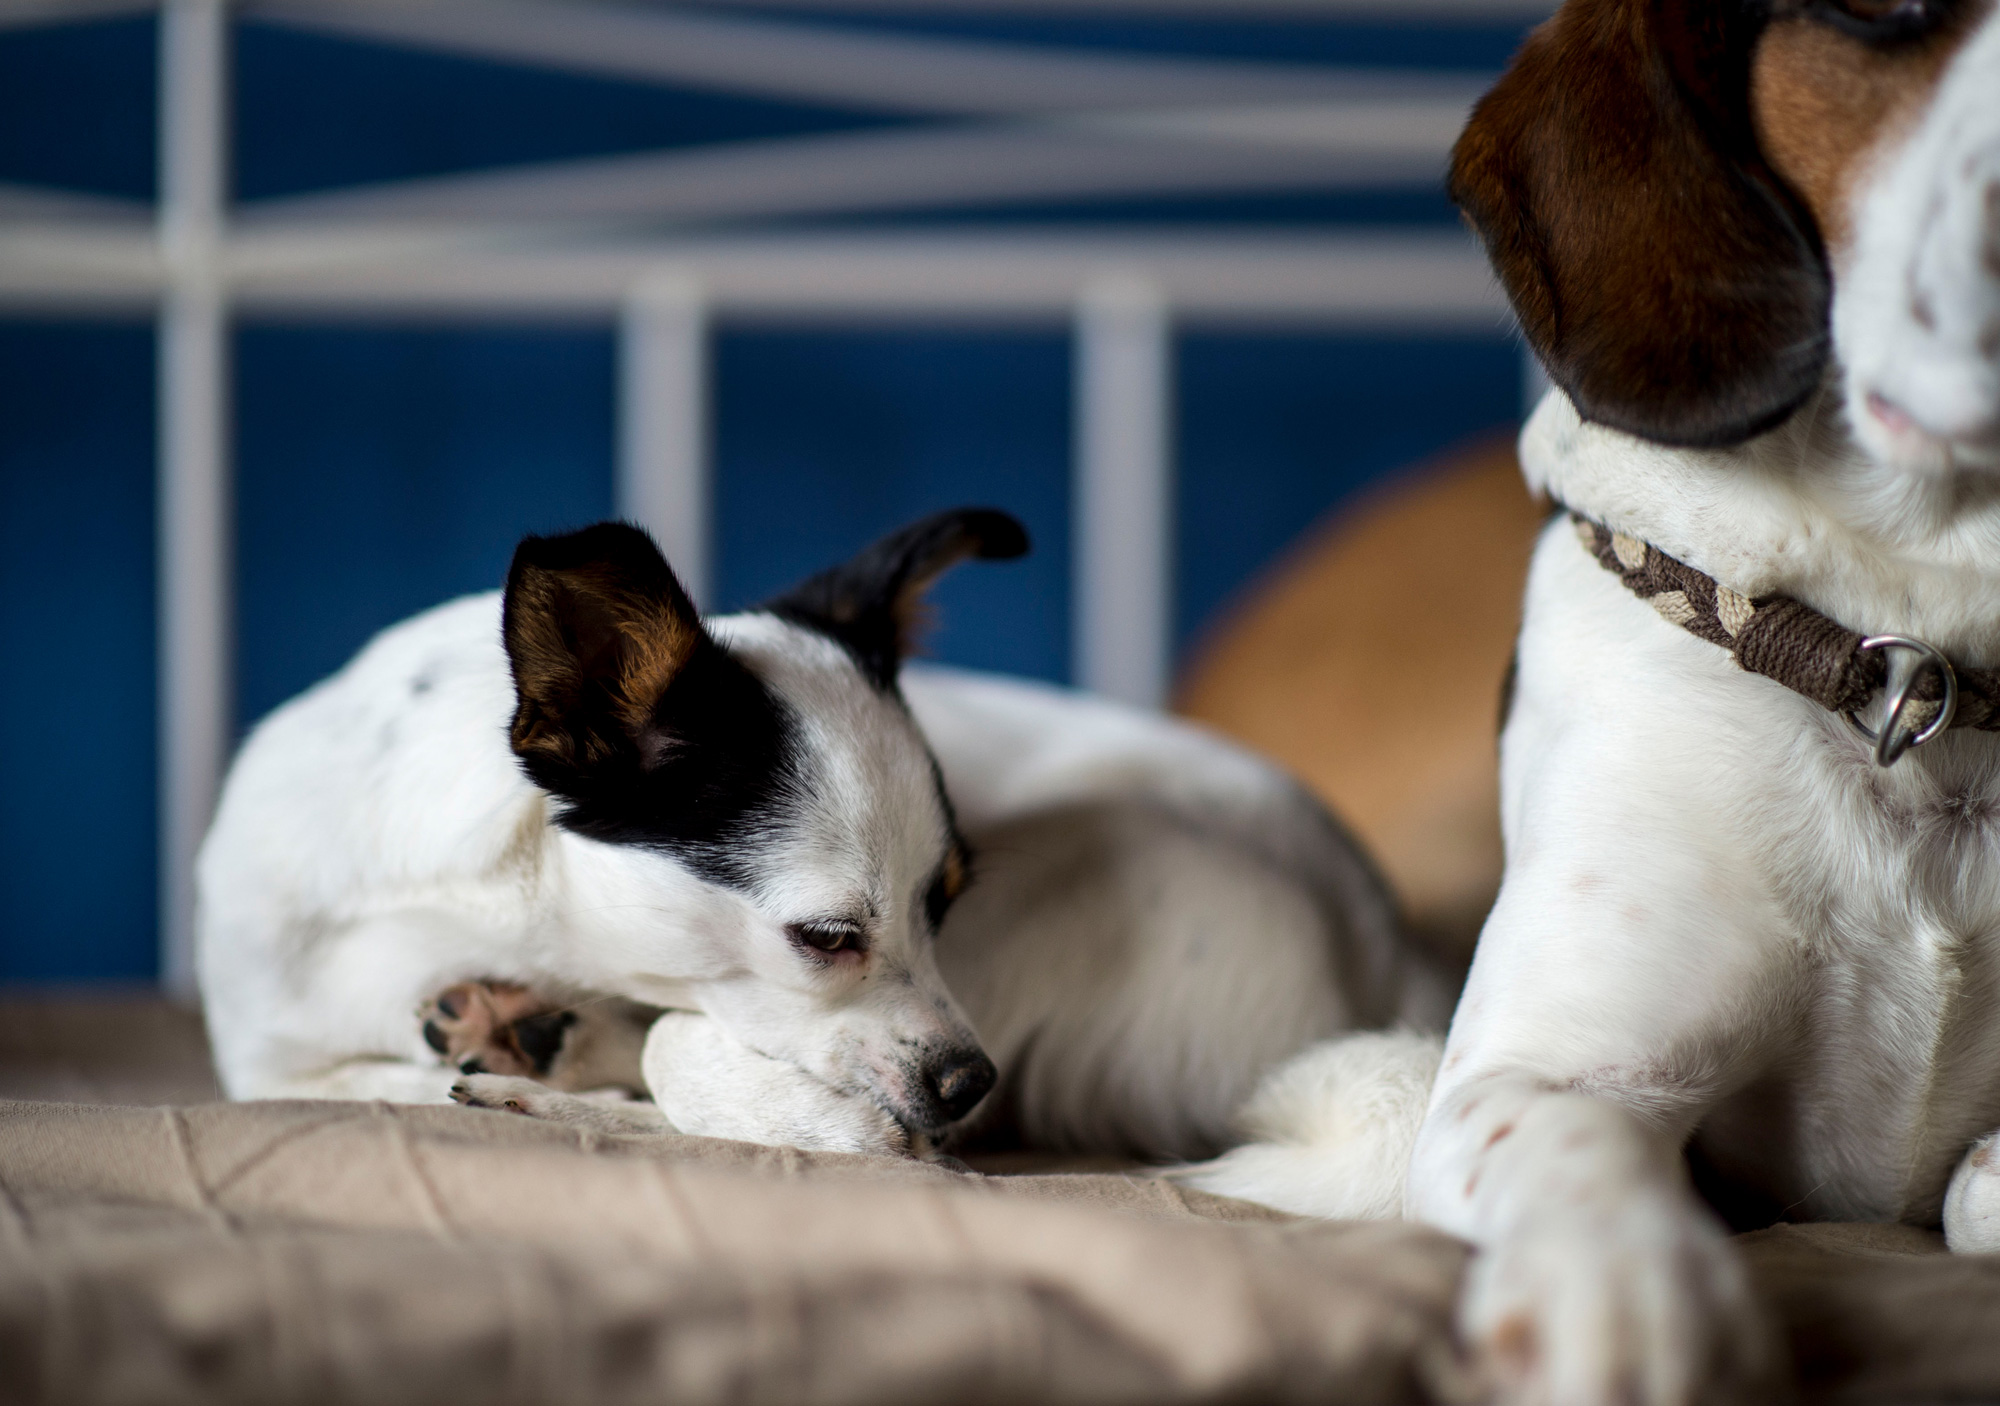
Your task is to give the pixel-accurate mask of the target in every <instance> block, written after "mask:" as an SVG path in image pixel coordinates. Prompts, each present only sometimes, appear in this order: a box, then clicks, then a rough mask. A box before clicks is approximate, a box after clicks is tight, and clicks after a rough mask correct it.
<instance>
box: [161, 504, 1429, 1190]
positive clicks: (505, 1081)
mask: <svg viewBox="0 0 2000 1406" xmlns="http://www.w3.org/2000/svg"><path fill="white" fill-rule="evenodd" d="M1025 547H1026V538H1025V535H1024V534H1023V533H1022V531H1021V529H1020V527H1019V525H1018V524H1017V523H1015V522H1014V521H1013V520H1012V519H1011V518H1008V517H1006V516H1005V515H1003V514H999V513H994V512H987V511H977V510H967V511H961V512H954V513H946V514H941V515H939V516H937V517H934V518H931V519H927V520H925V521H923V522H919V523H917V524H915V525H914V526H912V527H910V528H907V529H905V530H904V531H902V532H900V533H898V534H896V535H894V536H892V537H890V538H887V539H885V540H884V541H883V542H881V543H878V544H877V545H876V546H874V547H872V548H870V549H869V550H868V551H866V552H864V553H863V554H862V555H861V556H859V557H857V558H856V559H855V560H853V561H851V562H849V563H847V564H846V565H844V566H841V567H838V568H836V569H834V570H832V571H829V572H826V573H823V574H822V575H820V576H818V577H815V578H813V579H812V580H811V581H808V582H807V583H805V584H804V585H803V586H801V587H799V588H798V589H797V590H795V591H793V592H791V593H790V594H788V595H786V596H785V597H782V598H781V599H779V600H777V601H774V602H772V603H771V604H770V605H769V606H768V607H766V608H764V609H761V610H756V611H751V612H748V613H745V614H741V615H733V616H727V617H721V618H714V619H710V620H708V621H705V622H704V621H700V620H698V619H697V617H696V615H695V612H694V609H693V607H692V606H691V605H690V604H689V602H688V599H687V597H686V595H685V594H684V593H683V591H682V590H681V588H680V586H679V585H678V583H677V582H676V581H675V580H674V578H673V575H672V573H671V572H670V571H669V569H668V568H667V565H666V563H665V562H664V561H663V560H662V559H661V558H660V556H659V553H658V551H657V550H656V549H655V548H654V546H653V544H652V543H651V541H650V540H648V539H647V538H646V537H645V536H644V534H642V533H640V532H639V531H637V530H636V529H633V528H629V527H624V526H621V525H617V524H606V525H602V526H599V527H595V528H590V529H587V530H585V531H582V532H578V533H574V534H571V535H569V536H565V537H556V538H546V539H544V538H530V539H528V540H527V541H526V542H524V543H523V544H522V546H521V548H520V549H519V551H518V552H517V554H516V557H515V561H514V565H513V567H512V569H511V571H510V573H509V577H508V582H507V588H506V591H505V593H504V598H503V597H501V596H481V597H474V598H470V599H466V600H461V601H458V602H455V603H452V604H450V605H446V606H442V607H440V608H438V609H436V610H433V611H431V612H429V613H427V614H424V615H420V616H418V617H416V618H415V619H413V620H410V621H408V622H405V623H404V624H402V625H399V626H396V627H394V628H393V629H390V630H388V631H385V632H384V633H383V634H382V635H381V636H380V637H378V638H377V639H376V640H375V641H374V642H373V643H371V644H370V645H369V646H368V647H367V648H366V649H365V650H363V651H362V653H361V654H360V655H359V656H358V657H357V658H356V659H355V660H354V661H353V662H352V663H351V664H349V665H348V666H347V667H346V668H345V669H343V670H342V671H341V672H340V673H338V674H336V675H335V676H334V677H332V678H330V679H328V680H327V681H326V682H324V683H322V684H320V685H319V686H318V687H316V688H314V689H312V690H311V691H309V692H308V693H306V694H304V695H302V696H301V697H299V698H297V699H295V700H293V701H292V702H291V703H288V704H287V705H285V706H284V707H283V708H281V709H279V710H278V711H277V712H275V713H273V714H272V715H271V716H270V717H269V718H268V719H266V720H265V722H264V723H263V724H262V725H261V726H259V727H258V728H257V730H256V731H255V733H254V734H253V735H252V736H251V737H250V739H249V740H248V742H246V743H245V745H244V748H243V751H242V754H241V756H240V757H239V758H238V759H237V762H236V765H235V767H234V769H233V771H232V772H231V775H230V778H229V781H228V785H227V787H226V789H225V792H224V795H223V799H222V804H221V807H220V810H219V813H218V815H217V818H216V821H215V825H214V828H213V830H212V832H211V834H210V835H209V837H208V840H207V843H206V845H205V846H204V848H203V851H202V855H201V861H200V869H199V885H200V889H199V892H200V919H199V935H200V950H199V960H200V975H201V982H202V991H203V996H204V1000H205V1004H206V1009H207V1017H208V1022H209V1030H210V1032H211V1035H212V1037H213V1040H214V1045H215V1051H216V1059H217V1064H218V1067H219V1069H220V1072H221V1075H222V1079H223V1083H224V1087H225V1088H226V1089H227V1090H228V1091H229V1093H230V1095H231V1096H232V1097H236V1098H261V1097H335V1098H386V1099H394V1100H407V1101H426V1100H443V1099H445V1098H447V1097H448V1096H450V1095H451V1094H452V1092H453V1090H454V1086H456V1087H457V1094H458V1097H460V1098H461V1099H464V1100H466V1101H468V1102H475V1103H488V1104H500V1105H505V1106H512V1107H516V1108H519V1109H522V1110H523V1111H532V1112H535V1113H538V1114H541V1115H543V1116H553V1117H564V1118H569V1119H576V1120H582V1121H584V1122H589V1123H595V1124H596V1125H598V1126H602V1127H610V1128H635V1127H661V1126H666V1125H668V1124H671V1125H672V1126H674V1127H678V1128H680V1129H682V1130H685V1131H691V1132H704V1133H711V1134H717V1135H724V1136H733V1137H739V1138H746V1139H754V1140H759V1141H766V1142H780V1143H790V1144H795V1145H799V1146H805V1147H823V1148H843V1149H853V1150H904V1149H912V1150H917V1151H922V1150H924V1149H925V1148H927V1147H928V1146H930V1145H931V1144H932V1143H933V1142H934V1141H935V1140H936V1139H939V1138H941V1137H944V1136H945V1135H947V1133H949V1132H952V1131H954V1130H955V1129H957V1128H959V1127H960V1126H961V1125H962V1124H963V1123H964V1120H966V1118H967V1115H968V1114H971V1113H972V1111H973V1110H974V1109H975V1108H979V1109H980V1112H979V1114H978V1117H977V1120H976V1121H977V1123H978V1125H979V1126H980V1127H981V1128H982V1129H984V1130H985V1131H986V1132H988V1133H990V1134H991V1135H994V1136H1001V1135H1007V1136H1012V1137H1018V1138H1020V1139H1022V1140H1024V1141H1026V1142H1028V1143H1030V1144H1033V1145H1036V1146H1040V1147H1048V1148H1062V1149H1075V1150H1101V1151H1116V1152H1127V1153H1139V1154H1143V1155H1147V1156H1153V1157H1162V1158H1174V1157H1187V1156H1192V1155H1202V1154H1205V1153H1207V1152H1210V1151H1213V1150H1215V1149H1216V1148H1218V1147H1220V1146H1223V1145H1225V1143H1226V1142H1227V1140H1228V1138H1229V1135H1230V1122H1229V1119H1230V1115H1231V1114H1232V1112H1233V1111H1234V1110H1235V1109H1236V1108H1237V1107H1238V1105H1239V1104H1240V1103H1242V1101H1243V1100H1244V1098H1245V1096H1246V1095H1247V1094H1248V1093H1249V1092H1250V1090H1251V1088H1252V1087H1253V1085H1254V1084H1255V1082H1256V1080H1257V1079H1258V1077H1259V1076H1260V1075H1261V1074H1263V1073H1264V1072H1265V1071H1266V1070H1268V1069H1269V1068H1271V1067H1272V1066H1273V1065H1274V1064H1276V1063H1278V1062H1279V1061H1282V1060H1284V1059H1285V1058H1286V1057H1288V1056H1291V1055H1293V1054H1295V1053H1296V1052H1297V1051H1299V1050H1301V1049H1303V1048H1305V1047H1306V1046H1307V1045H1309V1044H1310V1043H1311V1042H1312V1041H1314V1040H1316V1039H1319V1038H1321V1037H1324V1036H1327V1035H1330V1034H1334V1033H1336V1032H1340V1031H1345V1030H1352V1029H1355V1028H1357V1027H1369V1026H1381V1025H1385V1024H1387V1023H1390V1022H1392V1021H1397V1020H1403V1021H1409V1022H1415V1023H1428V1024H1430V1025H1431V1026H1432V1027H1433V1028H1435V1026H1436V1025H1437V1024H1439V1023H1441V1021H1442V1018H1443V1015H1444V1013H1445V1010H1446V1009H1447V1006H1448V1001H1449V994H1448V992H1447V990H1446V989H1445V986H1444V983H1442V982H1440V981H1438V980H1437V979H1435V978H1434V977H1431V976H1429V975H1427V974H1426V973H1425V972H1423V971H1421V970H1419V969H1418V966H1417V964H1416V960H1415V958H1414V954H1412V953H1410V952H1408V951H1405V950H1404V949H1403V948H1402V947H1401V946H1400V944H1399V940H1398V936H1397V931H1396V926H1395V923H1394V919H1393V915H1392V913H1391V911H1390V907H1389V905H1388V903H1387V901H1386V900H1385V897H1384V894H1383V892H1382V889H1381V887H1380V885H1379V884H1378V882H1377V880H1376V878H1375V876H1374V875H1373V873H1372V872H1371V870H1370V869H1369V867H1368V865H1367V864H1366V862H1365V861H1364V860H1363V859H1362V858H1361V857H1360V856H1359V855H1358V854H1357V852H1356V851H1355V850H1354V848H1353V846H1352V845H1351V843H1350V842H1349V841H1348V840H1347V839H1346V837H1345V836H1344V835H1342V834H1341V833H1340V831H1339V829H1338V828H1337V827H1336V826H1335V825H1334V824H1333V822H1332V821H1331V820H1330V819H1329V818H1328V817H1327V815H1326V814H1325V812H1324V811H1323V810H1321V809H1320V807H1319V806H1318V805H1316V804H1315V803H1314V802H1313V801H1311V800H1310V799H1309V798H1308V797H1306V796H1305V795H1304V794H1303V793H1302V792H1301V791H1300V790H1299V789H1298V788H1297V787H1296V786H1294V785H1293V784H1292V783H1291V782H1290V781H1289V780H1287V779H1286V778H1284V777H1283V776H1282V775H1280V774H1278V773H1277V772H1275V771H1274V770H1273V769H1271V768H1270V767H1268V766H1265V765H1264V764H1262V763H1260V762H1258V761H1257V760H1255V759H1254V758H1252V757H1249V756H1248V755H1246V754H1244V753H1242V752H1240V751H1238V750H1236V749H1235V748H1233V747H1230V746H1228V745H1226V744H1224V743H1222V742H1220V741H1218V740H1216V739H1214V738H1211V737H1208V736H1206V735H1204V734H1201V733H1199V732H1196V731H1194V730H1192V729H1190V728H1187V727H1184V726H1180V725H1178V724H1174V723H1171V722H1168V721H1165V720H1162V719H1159V718H1155V717H1151V716H1148V715H1145V714H1142V713H1139V712H1136V711H1134V710H1130V709H1126V708H1121V707H1117V706H1114V705H1111V704H1108V703H1104V702H1099V701H1093V700H1090V699H1086V698H1083V697H1080V696H1077V695H1073V694H1069V693H1066V692H1064V691H1061V690H1057V689H1052V688H1043V687H1037V686H1033V685H1027V684H1020V683H1011V682H1004V681H1001V680H998V679H991V678H984V677H980V676H976V675H969V674H962V673H956V672H950V671H944V670H936V671H931V670H925V671H921V672H916V671H913V673H912V675H911V676H909V677H902V676H901V668H900V666H901V661H902V657H903V653H904V649H905V644H906V641H907V639H908V637H909V634H910V630H911V626H912V622H913V617H914V616H915V615H916V613H917V612H918V610H919V609H920V606H921V596H922V593H923V590H924V588H925V587H926V586H927V585H928V584H929V583H930V581H931V580H932V579H933V578H935V577H936V576H937V575H938V574H939V573H940V572H941V571H943V570H944V569H945V568H946V567H947V566H949V565H951V564H952V563H953V562H954V561H957V560H959V559H961V558H963V557H966V556H982V557H1004V556H1012V555H1016V554H1018V553H1019V552H1021V551H1023V550H1025ZM919 724H921V728H920V727H919ZM926 736H928V738H929V745H928V746H927V744H926ZM933 751H934V752H935V758H936V760H935V761H934V760H933ZM974 874H976V875H977V876H978V877H977V882H974V883H971V884H969V885H968V882H967V881H968V878H969V877H970V876H972V875H974ZM947 913H949V918H947ZM663 1012H664V1014H662V1013H663ZM975 1031H976V1032H977V1034H975ZM982 1043H983V1045H984V1050H985V1051H990V1053H991V1060H990V1061H989V1057H988V1054H987V1053H985V1052H983V1051H982ZM995 1062H997V1065H998V1075H997V1078H998V1082H999V1092H998V1094H997V1095H996V1096H994V1097H992V1098H987V1099H984V1104H983V1106H982V1098H983V1097H984V1096H985V1095H986V1094H987V1093H988V1091H989V1089H990V1088H992V1086H993V1085H994V1084H995V1082H996V1071H995ZM467 1071H484V1072H472V1073H468V1072H467ZM526 1075H533V1076H536V1077H535V1078H534V1079H533V1080H530V1079H528V1078H524V1077H521V1076H526ZM606 1086H611V1087H622V1088H626V1089H630V1090H634V1091H638V1090H642V1089H643V1090H644V1091H647V1092H650V1094H651V1095H652V1097H653V1098H654V1100H655V1101H656V1104H655V1105H647V1104H642V1103H633V1102H625V1103H617V1102H612V1101H609V1100H605V1099H585V1098H579V1097H575V1096H572V1095H570V1094H567V1093H564V1092H562V1091H561V1090H588V1089H600V1088H604V1087H606ZM1397 1171H1399V1169H1396V1168H1391V1169H1390V1172H1389V1175H1390V1176H1391V1178H1392V1180H1393V1179H1396V1175H1395V1174H1396V1172H1397Z"/></svg>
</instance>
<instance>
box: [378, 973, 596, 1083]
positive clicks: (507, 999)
mask: <svg viewBox="0 0 2000 1406" xmlns="http://www.w3.org/2000/svg"><path fill="white" fill-rule="evenodd" d="M417 1019H418V1020H419V1021H421V1022H422V1025H423V1034H424V1043H425V1044H427V1045H429V1046H430V1047H431V1048H432V1049H434V1050H436V1051H437V1052H438V1053H439V1054H441V1055H443V1056H444V1057H445V1058H446V1059H447V1060H449V1061H450V1062H451V1063H452V1064H454V1065H456V1066H457V1067H458V1068H459V1070H460V1071H462V1072H463V1073H466V1074H513V1075H523V1076H526V1075H535V1074H546V1073H547V1072H548V1069H549V1065H550V1063H551V1062H553V1061H554V1059H555V1057H556V1055H557V1053H559V1052H560V1051H561V1049H562V1046H563V1039H564V1036H565V1035H566V1034H567V1033H568V1031H569V1028H570V1026H571V1025H573V1024H575V1023H576V1016H575V1015H574V1014H573V1013H572V1012H570V1011H567V1010H560V1009H556V1008H555V1007H554V1006H553V1005H552V1004H551V1003H550V1002H548V1001H545V1000H543V999H542V998H541V997H540V996H538V995H536V994H535V993H534V992H533V991H530V990H529V989H528V988H527V987H525V986H516V985H514V984H512V983H511V982H504V981H466V982H461V983H459V984H458V985H457V986H453V987H451V988H449V989H448V990H445V991H440V992H439V993H438V994H437V996H436V998H435V999H433V1000H432V1001H431V1002H430V1004H428V1005H426V1006H425V1007H424V1008H423V1009H422V1010H421V1011H419V1012H418V1013H417Z"/></svg>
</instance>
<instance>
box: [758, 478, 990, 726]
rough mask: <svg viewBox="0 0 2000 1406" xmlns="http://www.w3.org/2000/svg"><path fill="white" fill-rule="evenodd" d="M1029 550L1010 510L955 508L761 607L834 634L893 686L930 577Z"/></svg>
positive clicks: (879, 681)
mask: <svg viewBox="0 0 2000 1406" xmlns="http://www.w3.org/2000/svg"><path fill="white" fill-rule="evenodd" d="M1027 550H1028V530H1027V529H1026V528H1025V527H1023V526H1021V524H1020V522H1019V521H1018V520H1017V519H1015V518H1014V517H1013V516H1012V515H1010V514H1008V513H1003V512H1001V511H1000V510H999V509H997V508H955V509H953V510H952V511H950V512H945V513H938V514H936V515H935V516H932V517H927V518H924V519H922V520H921V521H919V522H913V523H911V524H910V525H909V526H908V527H905V528H904V529H902V530H901V531H900V532H892V533H891V534H889V535H888V536H887V537H884V538H883V539H882V540H881V541H879V542H877V543H875V544H874V545H873V546H871V547H869V548H867V549H866V550H864V551H863V552H862V553H861V554H860V555H859V556H857V557H855V558H853V559H852V560H851V561H847V562H843V563H842V564H841V565H839V566H836V567H834V568H832V569H831V570H828V571H822V572H820V574H819V575H817V576H814V577H811V578H809V579H808V580H805V581H802V582H801V583H799V584H798V585H797V586H794V587H793V588H792V589H791V590H789V591H787V592H785V593H784V594H783V595H781V596H779V597H777V598H776V599H774V600H771V601H768V602H766V603H765V606H764V608H765V609H766V610H769V611H770V612H771V613H772V614H774V615H780V616H783V617H784V618H785V619H787V620H793V621H796V622H797V623H799V624H801V625H804V626H807V627H808V628H810V629H814V630H818V631H820V632H821V633H823V634H827V635H831V636H832V637H833V638H835V639H837V640H839V641H840V642H841V643H842V644H844V645H846V646H847V648H848V650H849V652H850V653H852V654H853V655H854V657H855V660H856V661H857V662H858V663H859V664H860V665H861V671H862V672H863V673H864V674H866V675H868V677H869V679H870V680H871V681H872V682H873V683H874V684H875V685H876V686H877V687H879V688H890V687H893V686H894V685H895V682H896V673H897V671H898V670H899V669H900V668H901V667H902V663H903V656H904V655H906V654H908V653H909V651H910V648H911V646H912V645H913V644H914V643H915V638H914V637H915V635H916V632H917V630H918V628H919V627H920V626H921V624H922V615H923V597H924V592H925V591H926V590H928V589H929V588H930V585H931V583H932V582H933V581H935V580H937V578H938V577H939V576H942V575H943V574H944V573H945V571H947V570H948V569H949V568H951V567H953V566H956V565H957V564H958V563H959V562H961V561H964V560H965V559H966V558H967V557H978V558H980V559H981V560H982V561H1005V560H1008V559H1010V558H1013V557H1018V556H1020V555H1022V554H1023V553H1025V552H1026V551H1027Z"/></svg>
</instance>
